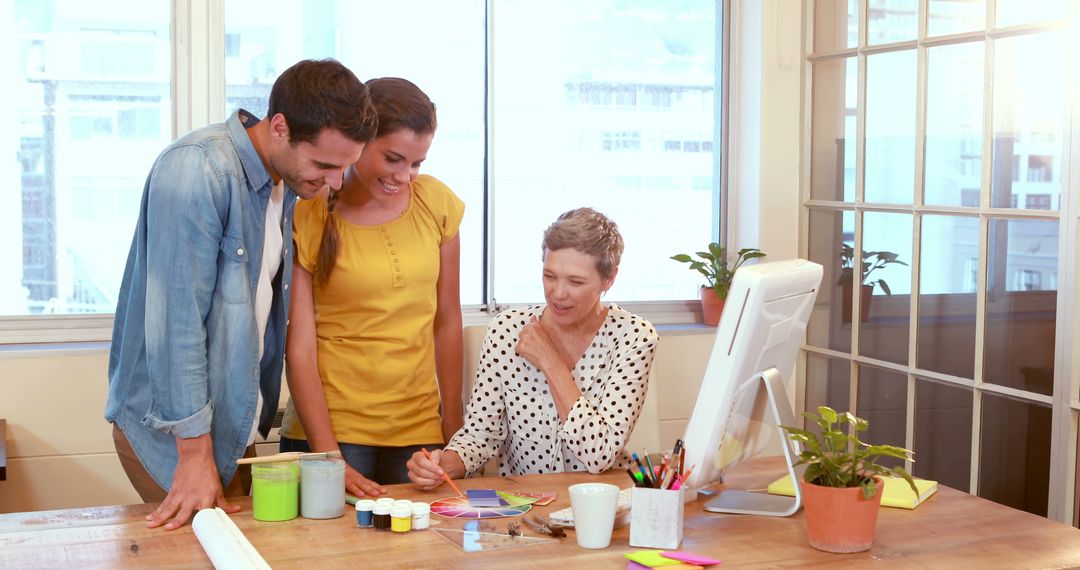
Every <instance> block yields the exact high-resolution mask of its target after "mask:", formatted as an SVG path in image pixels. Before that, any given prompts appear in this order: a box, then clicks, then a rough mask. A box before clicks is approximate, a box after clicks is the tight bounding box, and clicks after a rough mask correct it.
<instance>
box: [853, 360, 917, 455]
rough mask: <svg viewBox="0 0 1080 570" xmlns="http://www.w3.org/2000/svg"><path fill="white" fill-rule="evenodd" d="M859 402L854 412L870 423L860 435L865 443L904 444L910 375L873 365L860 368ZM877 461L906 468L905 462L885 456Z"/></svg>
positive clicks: (900, 445) (903, 445)
mask: <svg viewBox="0 0 1080 570" xmlns="http://www.w3.org/2000/svg"><path fill="white" fill-rule="evenodd" d="M857 398H858V403H857V404H856V408H855V409H856V412H855V415H857V416H859V417H860V418H862V419H864V420H866V421H867V422H869V423H870V429H868V430H866V431H865V432H863V433H862V434H860V435H859V439H860V440H862V442H863V443H869V444H873V445H896V446H899V447H907V446H906V445H905V444H904V441H905V435H904V434H905V431H906V425H907V419H906V418H907V377H906V376H904V375H903V374H898V373H896V372H893V371H891V370H883V369H881V368H874V367H872V366H860V367H859V388H858V396H857ZM878 463H880V464H882V465H885V466H888V467H903V466H904V462H903V461H901V460H899V459H895V458H891V457H883V458H881V460H880V461H878Z"/></svg>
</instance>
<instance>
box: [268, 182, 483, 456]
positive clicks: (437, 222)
mask: <svg viewBox="0 0 1080 570" xmlns="http://www.w3.org/2000/svg"><path fill="white" fill-rule="evenodd" d="M410 191H411V196H410V201H409V206H408V208H406V210H405V212H404V213H403V214H402V215H401V216H400V217H398V218H397V219H395V220H393V221H391V222H388V223H385V224H382V225H376V226H358V225H354V224H351V223H349V222H347V221H345V220H343V219H342V218H340V217H338V218H337V222H338V235H339V241H338V258H337V263H336V265H335V266H334V270H333V272H332V273H331V274H330V279H329V281H328V282H327V283H326V284H324V285H320V284H319V283H318V282H316V283H314V304H315V330H316V344H317V347H318V362H319V375H320V377H321V378H322V385H323V391H324V392H325V394H326V403H327V405H328V407H329V409H330V421H331V423H332V424H333V428H334V435H335V436H336V437H337V440H338V441H339V442H342V443H354V444H361V445H378V446H405V445H418V444H426V443H438V442H442V441H443V437H442V423H441V420H440V418H439V387H438V382H437V381H436V376H435V336H434V321H435V309H436V305H437V301H436V300H437V291H436V283H437V280H438V278H439V251H440V248H441V247H442V245H443V244H445V243H446V242H447V241H449V240H450V239H452V238H453V237H454V236H455V235H457V233H458V228H459V227H460V226H461V218H462V216H463V215H464V211H465V204H464V202H462V201H461V199H460V198H458V197H457V195H455V194H454V192H453V191H452V190H450V188H449V187H448V186H446V185H445V184H443V183H442V182H440V181H439V180H437V179H436V178H434V177H432V176H428V175H421V176H419V177H417V178H416V180H415V181H413V182H412V184H411V185H410ZM326 216H327V208H326V197H321V198H315V199H312V200H302V201H300V202H298V203H297V205H296V214H295V219H294V222H293V239H294V241H295V244H296V259H297V260H298V262H299V263H300V265H301V266H302V267H303V268H304V269H307V270H308V271H310V272H312V273H314V272H315V261H316V258H317V257H318V253H319V243H320V241H321V239H322V230H323V224H325V222H326ZM281 431H282V434H284V435H285V436H286V437H289V438H291V439H306V437H305V436H304V431H303V428H302V426H301V424H300V418H299V416H298V415H297V413H296V410H295V408H294V406H293V403H292V400H291V399H290V401H289V404H288V407H287V409H286V412H285V419H284V421H283V423H282V430H281Z"/></svg>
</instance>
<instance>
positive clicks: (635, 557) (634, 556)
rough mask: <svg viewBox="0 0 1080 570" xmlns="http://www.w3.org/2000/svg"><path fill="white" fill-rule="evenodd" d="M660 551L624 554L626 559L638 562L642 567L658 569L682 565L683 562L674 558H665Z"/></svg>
mask: <svg viewBox="0 0 1080 570" xmlns="http://www.w3.org/2000/svg"><path fill="white" fill-rule="evenodd" d="M660 552H661V551H659V550H638V551H636V552H627V553H626V554H623V556H625V557H626V558H628V559H629V560H631V561H633V562H637V563H638V564H641V565H642V566H647V567H649V568H656V567H657V566H676V565H681V564H682V562H681V561H679V560H674V559H672V558H665V557H663V556H661V555H660Z"/></svg>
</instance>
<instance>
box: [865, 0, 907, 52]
mask: <svg viewBox="0 0 1080 570" xmlns="http://www.w3.org/2000/svg"><path fill="white" fill-rule="evenodd" d="M918 14H919V2H918V0H870V2H869V6H868V8H867V18H868V19H869V22H868V23H867V33H868V37H867V41H868V42H869V43H870V45H874V44H887V43H892V42H902V41H905V40H913V39H915V36H916V34H918V32H919V18H918Z"/></svg>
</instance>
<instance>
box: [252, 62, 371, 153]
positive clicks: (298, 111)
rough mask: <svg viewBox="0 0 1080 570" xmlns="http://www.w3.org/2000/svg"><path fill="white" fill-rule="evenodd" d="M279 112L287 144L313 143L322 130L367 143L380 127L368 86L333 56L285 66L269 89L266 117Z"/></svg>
mask: <svg viewBox="0 0 1080 570" xmlns="http://www.w3.org/2000/svg"><path fill="white" fill-rule="evenodd" d="M278 113H281V114H282V115H284V116H285V122H286V123H288V125H289V143H290V144H297V143H300V142H309V143H310V142H315V139H316V138H317V137H318V136H319V133H321V132H322V131H323V130H324V129H334V130H337V131H339V132H341V134H342V135H345V137H346V138H349V139H351V140H353V141H356V142H363V143H366V142H368V141H370V140H371V139H373V138H375V132H376V130H378V126H379V120H378V116H377V115H376V114H375V106H374V105H372V103H371V95H370V94H369V93H368V89H367V87H366V86H364V84H363V83H361V82H360V80H359V79H357V78H356V75H354V74H353V72H352V71H349V68H347V67H345V66H344V65H342V64H341V63H340V62H339V61H337V60H334V59H323V60H314V59H305V60H303V61H300V62H297V63H296V64H294V65H293V66H292V67H290V68H288V69H286V70H285V71H284V72H283V73H282V74H281V75H280V76H279V77H278V78H277V81H274V87H273V88H272V89H271V90H270V101H269V104H268V106H267V110H266V116H267V118H269V117H273V116H274V115H276V114H278Z"/></svg>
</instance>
